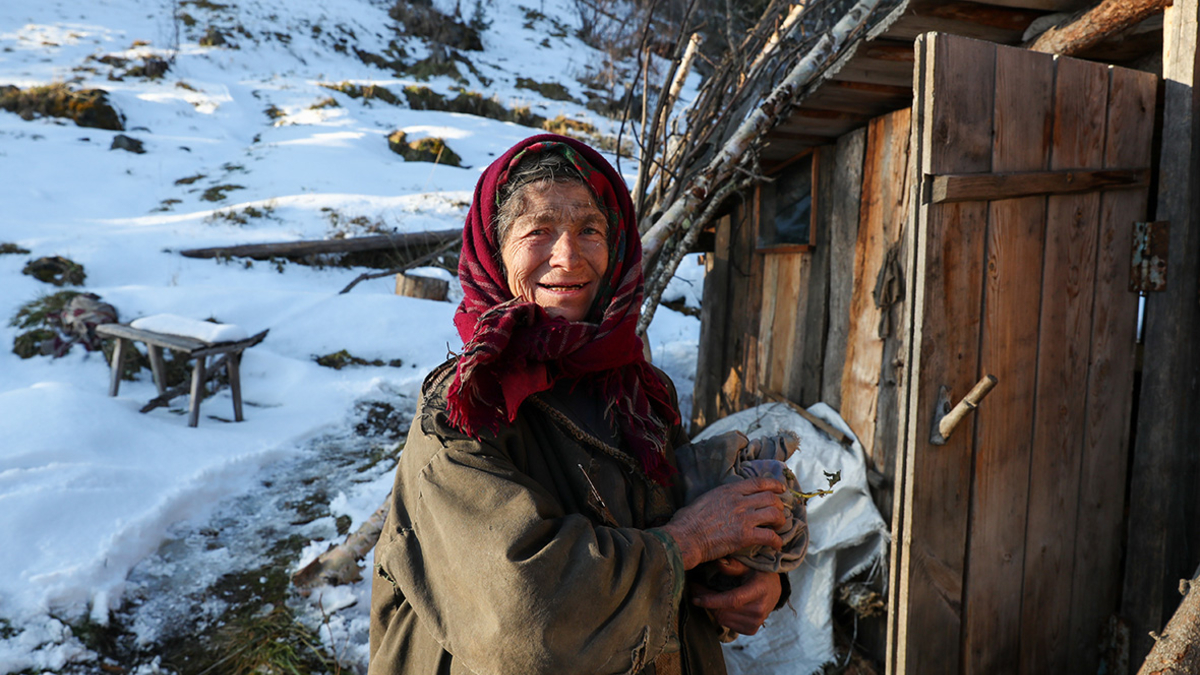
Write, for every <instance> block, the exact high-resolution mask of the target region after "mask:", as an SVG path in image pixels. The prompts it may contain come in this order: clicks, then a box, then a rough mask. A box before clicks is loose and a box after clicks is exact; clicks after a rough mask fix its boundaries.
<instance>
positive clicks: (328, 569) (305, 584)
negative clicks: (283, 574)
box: [292, 492, 392, 595]
mask: <svg viewBox="0 0 1200 675" xmlns="http://www.w3.org/2000/svg"><path fill="white" fill-rule="evenodd" d="M391 509H392V493H391V492H389V493H388V496H387V497H386V498H385V499H384V500H383V504H382V505H380V507H379V508H378V509H376V510H375V513H372V514H371V517H370V518H367V520H366V521H365V522H364V523H363V524H362V525H359V526H358V529H357V530H355V531H354V532H352V533H350V534H349V535H347V536H346V541H344V542H342V543H341V544H338V545H336V546H334V545H331V546H330V547H329V550H327V551H325V552H324V553H322V554H321V555H320V556H318V557H317V559H316V560H314V561H312V562H310V563H309V564H307V565H305V566H304V567H302V568H301V569H300V570H299V571H297V572H296V573H295V574H293V575H292V584H294V585H295V586H296V588H297V589H299V590H300V592H301V594H303V595H308V594H309V593H310V592H311V591H312V589H313V588H315V587H317V586H325V585H328V584H333V585H334V586H337V585H339V584H349V583H353V582H355V581H358V580H360V579H362V570H361V569H359V567H358V561H359V560H362V559H363V558H365V557H366V556H367V554H368V553H370V552H371V549H373V548H375V543H376V542H377V541H379V533H380V532H382V531H383V521H384V520H386V519H387V515H388V511H391Z"/></svg>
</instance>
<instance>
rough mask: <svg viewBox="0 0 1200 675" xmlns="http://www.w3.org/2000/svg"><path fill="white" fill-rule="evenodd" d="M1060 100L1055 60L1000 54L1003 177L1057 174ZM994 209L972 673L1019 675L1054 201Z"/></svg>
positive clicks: (972, 595)
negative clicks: (1041, 313) (991, 387)
mask: <svg viewBox="0 0 1200 675" xmlns="http://www.w3.org/2000/svg"><path fill="white" fill-rule="evenodd" d="M1053 101H1054V58H1053V57H1052V56H1050V55H1048V54H1038V53H1033V52H1027V51H1023V50H1018V49H1010V48H1006V47H1001V48H999V49H998V50H997V54H996V102H995V121H994V127H993V128H994V138H993V148H992V170H993V171H997V172H1000V171H1039V170H1045V169H1046V168H1047V165H1048V164H1049V161H1050V144H1051V128H1052V127H1051V123H1052V114H1051V113H1052V110H1053ZM988 209H989V216H988V234H987V272H986V280H985V283H984V295H983V315H982V316H983V334H982V339H981V341H980V357H979V363H980V372H981V373H986V374H991V375H995V376H996V377H997V378H998V379H999V381H1000V385H999V386H998V387H997V388H996V390H995V391H993V392H992V393H991V394H990V395H989V396H988V398H987V400H986V402H985V403H984V404H983V405H981V406H980V408H979V410H977V411H976V413H975V415H976V426H975V431H976V435H977V436H976V444H975V446H976V447H975V466H974V470H973V471H974V486H973V490H972V495H971V516H970V526H969V527H970V537H969V542H968V549H967V559H968V569H967V582H966V608H965V620H964V630H963V648H964V651H965V656H964V672H965V673H972V674H973V673H979V674H984V673H1015V672H1016V671H1017V658H1018V656H1019V653H1020V652H1019V644H1020V639H1021V576H1022V568H1023V562H1024V556H1025V547H1024V544H1025V517H1026V514H1025V507H1026V500H1027V498H1028V495H1029V457H1030V452H1031V443H1032V438H1033V409H1034V400H1035V396H1034V392H1035V388H1036V384H1037V383H1036V377H1035V376H1036V371H1035V369H1034V368H1032V367H1031V364H1034V363H1036V362H1037V338H1038V308H1039V302H1040V300H1041V290H1042V288H1041V279H1042V247H1043V236H1044V231H1045V227H1046V198H1045V197H1028V198H1024V199H1009V200H1003V201H995V202H990V203H989V205H988ZM965 318H966V317H964V319H965ZM964 393H966V392H965V391H962V390H959V391H956V392H954V397H955V398H956V399H957V398H958V397H959V396H962V395H963V394H964Z"/></svg>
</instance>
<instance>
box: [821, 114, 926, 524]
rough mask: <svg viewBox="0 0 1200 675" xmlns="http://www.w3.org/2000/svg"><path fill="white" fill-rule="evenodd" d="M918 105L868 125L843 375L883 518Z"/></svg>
mask: <svg viewBox="0 0 1200 675" xmlns="http://www.w3.org/2000/svg"><path fill="white" fill-rule="evenodd" d="M911 117H912V115H911V110H910V109H904V110H898V111H896V112H894V113H890V114H888V115H884V116H882V117H877V118H875V119H873V120H871V122H870V124H869V125H868V126H867V144H866V154H865V160H864V165H863V171H862V176H863V178H862V200H861V207H860V211H859V214H860V215H859V227H858V237H857V240H856V241H855V245H854V250H853V260H854V277H853V280H854V281H853V285H852V287H851V288H850V291H849V294H850V304H849V307H848V317H847V325H846V337H845V345H846V346H845V349H846V356H845V359H844V360H843V363H842V372H841V378H840V380H841V381H840V384H841V406H840V407H839V411H840V412H841V414H842V418H843V419H845V420H846V423H847V424H849V425H850V428H851V429H852V430H854V433H855V435H856V436H858V438H859V441H860V442H861V443H862V445H863V450H864V452H865V453H866V455H867V458H868V460H869V461H870V463H871V464H872V465H873V467H874V469H875V470H876V471H877V472H878V475H880V476H882V477H883V480H881V481H879V482H878V484H877V485H875V486H873V487H874V489H873V490H872V495H873V496H874V497H875V502H876V506H877V507H879V511H880V513H882V514H883V516H884V518H885V519H887V520H889V521H890V519H891V514H892V509H893V505H892V494H893V490H892V483H893V481H892V478H894V476H895V464H896V452H897V446H898V443H897V441H898V434H899V420H900V413H899V408H898V403H899V387H900V385H901V384H902V383H903V381H904V373H905V366H906V364H905V363H904V360H903V354H904V344H903V340H902V336H904V335H905V333H906V326H905V325H904V321H905V317H906V312H904V311H902V308H903V303H904V298H905V294H904V291H905V290H906V289H905V286H906V281H907V280H906V279H904V270H903V264H904V262H903V261H904V256H903V251H902V250H901V243H902V242H903V234H904V229H905V222H906V220H907V218H908V214H909V200H910V194H911V192H912V186H911V185H910V184H909V177H910V176H912V175H914V174H913V172H912V171H911V166H910V161H911V156H910V153H909V136H910V127H911V124H910V122H911Z"/></svg>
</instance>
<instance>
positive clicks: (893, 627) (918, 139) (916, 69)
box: [884, 37, 929, 673]
mask: <svg viewBox="0 0 1200 675" xmlns="http://www.w3.org/2000/svg"><path fill="white" fill-rule="evenodd" d="M913 54H914V64H913V91H914V92H915V94H916V95H914V97H913V106H912V115H911V117H910V120H909V122H910V123H909V157H908V167H909V168H908V171H909V176H910V178H909V183H910V189H911V192H910V194H909V212H908V218H907V222H906V225H905V228H904V238H903V241H904V244H903V252H904V277H905V279H906V281H907V288H906V294H905V295H906V297H905V302H904V305H903V319H902V321H901V326H902V330H903V336H904V340H903V350H902V351H900V353H899V354H897V358H898V360H902V361H903V363H904V366H903V369H904V373H905V375H906V376H905V377H904V378H902V379H901V380H900V381H899V382H898V386H897V387H896V394H897V400H896V411H897V420H896V423H897V430H896V450H897V451H896V462H895V469H894V470H893V472H892V477H893V483H892V485H893V488H892V511H891V518H890V521H891V533H892V541H891V547H890V550H889V554H890V555H889V560H890V561H891V564H890V565H888V579H887V581H888V587H887V588H888V603H887V635H886V640H887V641H886V647H885V652H884V670H885V672H888V673H903V672H904V670H903V668H902V665H901V661H902V659H900V655H901V654H902V653H903V654H907V650H906V648H905V646H904V645H905V641H906V640H907V632H906V631H907V629H908V611H907V605H906V603H907V597H908V596H907V593H908V591H907V587H906V586H905V587H902V585H901V583H900V580H901V576H902V574H901V572H902V570H906V569H907V565H908V564H909V563H908V558H909V551H908V548H909V542H910V538H909V536H908V530H907V529H906V528H907V520H908V519H907V518H906V516H905V512H906V509H907V508H910V507H909V504H910V502H911V500H910V499H909V493H910V492H911V490H910V488H909V479H910V476H911V473H910V471H909V459H908V439H909V427H910V425H911V418H912V415H910V414H909V407H910V406H909V401H910V400H911V399H912V397H913V392H912V390H913V383H914V382H915V380H914V378H913V377H912V376H911V375H912V370H911V366H912V365H913V364H915V362H916V359H915V358H914V357H913V347H914V344H915V341H914V339H913V336H914V334H915V329H914V325H915V314H916V308H917V306H918V305H919V304H921V303H919V302H918V299H917V297H916V291H915V288H916V280H915V277H916V274H917V252H918V249H919V248H920V246H918V242H919V241H921V239H919V238H918V236H917V235H918V234H920V233H922V232H923V231H924V229H925V225H924V223H925V222H927V220H928V209H926V208H924V207H923V206H922V205H921V199H920V195H921V194H922V190H924V189H925V179H924V176H925V173H924V171H922V168H923V167H924V166H925V160H924V152H925V146H926V143H925V142H924V140H923V139H924V136H923V134H924V130H925V129H926V128H927V127H928V125H927V118H928V117H929V113H928V99H927V98H926V97H925V96H924V95H923V92H924V91H925V90H926V88H927V87H926V79H927V77H928V73H929V69H928V68H927V67H926V63H927V61H928V57H927V54H928V42H927V40H926V39H925V38H924V37H922V38H918V39H917V41H916V42H914V43H913ZM903 576H905V577H906V583H907V577H908V576H909V575H908V573H907V572H906V571H905V572H904V575H903Z"/></svg>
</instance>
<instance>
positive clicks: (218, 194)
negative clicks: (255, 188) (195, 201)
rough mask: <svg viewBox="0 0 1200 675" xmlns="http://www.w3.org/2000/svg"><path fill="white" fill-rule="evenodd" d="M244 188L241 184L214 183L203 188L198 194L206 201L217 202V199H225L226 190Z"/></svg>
mask: <svg viewBox="0 0 1200 675" xmlns="http://www.w3.org/2000/svg"><path fill="white" fill-rule="evenodd" d="M245 189H246V188H245V187H244V186H241V185H232V184H224V185H214V186H212V187H210V188H208V189H207V190H205V191H204V194H202V195H200V199H203V200H204V201H206V202H219V201H222V200H224V199H225V197H226V196H227V195H226V194H225V193H226V192H232V191H234V190H245Z"/></svg>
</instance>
